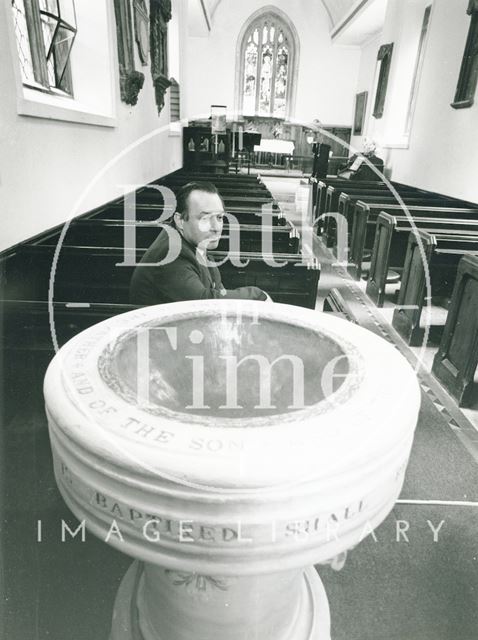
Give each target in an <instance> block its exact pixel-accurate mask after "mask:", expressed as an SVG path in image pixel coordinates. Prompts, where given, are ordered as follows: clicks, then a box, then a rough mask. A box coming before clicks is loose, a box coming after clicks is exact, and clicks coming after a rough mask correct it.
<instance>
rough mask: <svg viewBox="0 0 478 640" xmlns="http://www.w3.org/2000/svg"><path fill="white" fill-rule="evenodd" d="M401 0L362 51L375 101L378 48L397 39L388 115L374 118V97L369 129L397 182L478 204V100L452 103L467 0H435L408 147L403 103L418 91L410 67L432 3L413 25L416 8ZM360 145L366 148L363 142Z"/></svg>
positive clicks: (365, 81)
mask: <svg viewBox="0 0 478 640" xmlns="http://www.w3.org/2000/svg"><path fill="white" fill-rule="evenodd" d="M400 3H402V0H390V7H389V11H388V13H387V17H386V24H385V27H384V31H383V33H382V35H381V36H380V38H378V39H377V40H375V41H374V42H372V43H370V44H369V45H368V46H367V47H365V48H364V49H363V50H362V58H361V66H360V73H359V85H358V86H359V90H366V89H368V90H369V92H370V94H369V97H370V96H372V99H373V95H372V94H373V82H374V74H375V68H376V56H377V52H378V48H379V46H380V44H384V43H388V42H394V43H395V49H394V57H393V62H392V68H391V75H390V82H389V91H388V95H387V103H386V105H385V115H384V118H383V120H382V121H377V120H375V119H374V118H373V116H371V112H370V106H371V101H369V108H368V109H367V111H368V115H367V123H366V128H365V133H366V135H368V136H370V137H373V138H375V139H376V141H377V142H378V143H379V145H380V146H381V148H380V155H381V156H382V157H383V158H384V159H385V160H386V166H387V167H388V171H389V173H390V175H391V177H392V178H393V179H394V180H396V181H398V182H403V183H407V184H411V185H414V186H417V187H421V188H424V189H429V190H431V191H436V192H438V193H443V194H445V195H449V196H452V197H458V198H463V199H465V200H470V201H473V202H478V182H477V180H476V167H477V166H478V104H476V103H475V104H474V105H473V106H472V107H471V108H468V109H458V110H456V109H453V108H452V107H451V106H450V104H451V102H452V101H453V99H454V96H455V90H456V85H457V81H458V76H459V72H460V66H461V61H462V57H463V51H464V46H465V42H466V37H467V33H468V29H469V26H470V17H469V16H468V15H467V14H466V9H467V6H468V0H454V1H453V2H450V1H449V0H434V2H433V9H432V15H431V22H430V26H429V31H428V40H427V42H426V50H425V55H424V62H423V67H422V70H421V75H420V77H419V84H418V91H417V96H416V106H415V109H414V113H413V119H412V124H411V131H410V135H409V138H408V141H406V140H405V141H404V140H403V139H402V144H401V146H400V139H401V137H402V134H403V126H404V120H403V113H404V110H403V106H404V105H408V101H409V97H410V89H411V76H410V73H409V72H408V75H407V73H405V71H404V69H405V68H408V70H410V60H411V59H412V58H411V55H410V51H411V47H412V39H413V38H415V40H414V42H415V44H414V46H415V47H417V45H418V33H419V30H420V28H421V23H422V19H423V11H424V8H425V6H426V5H427V4H430V2H425V1H424V2H422V1H421V0H417V2H415V3H414V4H415V5H417V6H418V7H419V9H420V11H417V12H416V15H415V24H414V27H413V30H412V29H411V25H410V24H409V22H410V21H409V19H410V13H408V14H405V15H404V14H403V6H402V7H400ZM412 8H413V7H412ZM412 31H413V33H414V34H415V35H414V36H413V38H412ZM415 55H416V48H415ZM400 101H401V102H400ZM354 142H355V144H356V145H358V146H359V147H360V143H361V140H357V139H354Z"/></svg>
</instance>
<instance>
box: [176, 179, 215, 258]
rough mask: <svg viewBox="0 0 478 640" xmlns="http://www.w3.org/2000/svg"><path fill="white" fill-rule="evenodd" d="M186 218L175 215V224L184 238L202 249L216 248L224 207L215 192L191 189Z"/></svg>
mask: <svg viewBox="0 0 478 640" xmlns="http://www.w3.org/2000/svg"><path fill="white" fill-rule="evenodd" d="M188 213H189V215H188V218H187V220H186V219H184V218H180V217H179V216H178V215H176V225H177V226H178V227H179V229H180V230H181V232H182V234H183V236H184V238H185V239H186V240H187V241H188V242H189V243H190V244H192V245H194V246H196V247H200V248H202V249H205V250H206V249H216V248H217V245H218V244H219V239H220V237H221V233H222V225H223V218H224V207H223V205H222V201H221V198H220V197H219V196H218V195H217V193H208V192H207V191H191V193H190V194H189V197H188Z"/></svg>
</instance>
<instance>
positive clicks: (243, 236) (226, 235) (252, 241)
mask: <svg viewBox="0 0 478 640" xmlns="http://www.w3.org/2000/svg"><path fill="white" fill-rule="evenodd" d="M161 229H162V227H159V226H158V225H157V224H154V223H151V222H149V223H146V224H141V223H139V224H133V225H131V224H125V223H124V222H123V221H121V220H118V221H116V220H101V219H100V220H97V219H93V220H91V219H88V220H73V221H72V222H71V224H70V225H69V227H68V229H67V231H66V234H65V235H64V238H63V244H64V245H65V246H95V247H103V246H110V247H126V246H127V245H126V244H125V241H126V240H127V239H128V241H129V238H130V237H131V235H130V234H133V236H134V237H135V246H137V247H141V248H143V249H147V248H148V247H149V246H150V245H151V244H152V243H153V242H154V240H155V239H156V237H157V235H158V234H159V233H160V231H161ZM125 232H130V233H127V234H126V235H125ZM231 233H236V234H237V235H238V238H239V242H240V251H248V252H260V251H262V248H263V247H264V250H266V245H265V244H264V245H263V234H264V235H267V236H268V237H269V242H270V241H272V251H273V252H274V253H275V252H277V253H298V252H299V250H300V235H299V233H298V231H297V229H296V228H295V227H280V226H268V225H247V224H246V225H240V226H239V229H237V230H234V231H231V228H230V225H228V224H227V223H225V224H224V227H223V235H222V237H221V240H220V242H219V246H218V249H219V250H220V251H228V250H229V249H230V234H231ZM59 235H60V234H59V232H58V231H55V232H54V233H52V234H50V235H49V236H48V239H49V241H50V244H52V243H54V242H58V240H59Z"/></svg>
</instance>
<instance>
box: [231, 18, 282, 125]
mask: <svg viewBox="0 0 478 640" xmlns="http://www.w3.org/2000/svg"><path fill="white" fill-rule="evenodd" d="M292 45H293V43H292V37H291V35H290V31H289V29H288V28H287V26H286V25H285V24H284V23H283V22H282V20H281V19H280V18H278V17H277V16H271V15H266V16H262V17H261V18H260V19H258V20H256V21H255V22H254V23H253V24H252V25H251V27H250V28H249V29H248V31H247V33H246V35H245V37H244V40H243V48H242V73H241V77H242V112H243V113H244V114H246V115H252V114H259V115H265V116H276V117H282V118H284V117H285V116H286V114H287V104H288V96H289V94H290V83H291V56H292V50H291V47H292Z"/></svg>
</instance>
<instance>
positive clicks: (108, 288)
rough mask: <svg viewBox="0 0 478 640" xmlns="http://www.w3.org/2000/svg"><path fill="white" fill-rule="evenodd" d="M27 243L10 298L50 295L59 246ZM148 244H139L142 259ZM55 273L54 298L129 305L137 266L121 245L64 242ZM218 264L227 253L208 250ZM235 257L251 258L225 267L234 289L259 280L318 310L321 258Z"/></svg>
mask: <svg viewBox="0 0 478 640" xmlns="http://www.w3.org/2000/svg"><path fill="white" fill-rule="evenodd" d="M48 242H49V241H48V240H47V241H46V244H41V243H39V244H37V245H27V246H24V247H20V249H19V251H18V253H17V254H15V256H12V258H11V259H10V260H9V264H8V265H7V266H8V269H7V273H8V277H7V279H8V283H7V287H6V293H5V297H6V298H8V299H13V300H14V299H17V300H18V299H24V300H29V299H30V300H32V299H37V300H47V299H48V285H49V277H50V271H51V269H52V260H53V255H54V252H55V249H56V245H54V244H53V245H52V244H48ZM143 253H144V249H138V250H137V254H136V260H137V261H139V260H140V258H141V256H142V255H143ZM58 255H59V257H58V262H57V265H56V271H55V277H54V283H55V285H54V296H53V298H54V300H57V301H61V302H75V303H77V302H86V303H91V302H103V303H109V304H127V303H128V302H129V283H130V280H131V276H132V272H133V269H134V267H132V266H118V265H119V264H120V263H122V262H123V261H124V252H123V250H122V249H121V248H117V247H94V246H92V247H88V246H85V247H74V246H64V247H62V248H61V250H60V252H59V254H58ZM209 256H210V259H211V260H214V261H215V262H217V263H218V264H220V262H221V261H223V260H226V259H227V258H228V254H227V253H226V252H221V251H211V252H209ZM229 257H231V258H235V259H236V260H239V259H240V260H241V261H242V262H245V261H246V260H248V261H249V263H248V264H247V265H246V266H241V267H237V266H235V265H234V264H232V262H230V261H229V260H228V261H227V262H225V264H223V265H221V266H220V271H221V276H222V280H223V283H224V286H225V287H226V288H229V289H234V288H236V287H240V286H248V285H255V286H258V287H261V288H262V289H264V290H265V291H267V292H268V293H269V294H270V295H271V297H272V299H273V300H274V301H275V302H281V303H284V304H292V305H298V306H304V307H307V308H311V309H313V308H314V307H315V300H316V296H317V285H318V281H319V275H320V265H319V264H318V262H317V260H316V259H310V260H306V259H304V260H303V259H302V256H301V255H300V254H294V255H292V254H270V255H268V256H266V255H264V254H261V253H242V252H241V254H236V255H234V254H230V256H229ZM266 258H268V259H269V260H272V259H275V260H276V261H283V262H284V266H282V267H280V268H279V267H273V266H270V265H268V264H267V263H266V262H265V259H266Z"/></svg>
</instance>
